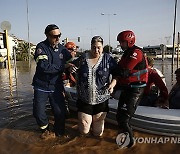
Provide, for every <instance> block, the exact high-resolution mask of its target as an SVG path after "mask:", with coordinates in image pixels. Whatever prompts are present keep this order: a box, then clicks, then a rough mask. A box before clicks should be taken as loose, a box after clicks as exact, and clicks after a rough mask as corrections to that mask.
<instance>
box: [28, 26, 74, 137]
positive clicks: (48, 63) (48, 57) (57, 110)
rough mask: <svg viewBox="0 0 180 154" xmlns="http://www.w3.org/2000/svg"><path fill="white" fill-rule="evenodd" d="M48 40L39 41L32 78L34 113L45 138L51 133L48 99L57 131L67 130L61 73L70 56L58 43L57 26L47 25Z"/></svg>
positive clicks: (57, 132) (58, 31)
mask: <svg viewBox="0 0 180 154" xmlns="http://www.w3.org/2000/svg"><path fill="white" fill-rule="evenodd" d="M45 35H46V37H47V38H46V40H44V41H42V42H40V43H39V44H37V47H36V51H35V56H34V59H35V61H36V63H37V66H36V72H35V75H34V78H33V83H32V85H33V87H34V100H33V115H34V117H35V118H36V121H37V124H38V126H39V127H40V129H41V131H42V135H41V137H42V138H45V139H46V138H48V136H52V135H50V134H51V133H50V131H49V122H48V117H47V114H46V112H45V111H46V109H45V108H46V102H47V101H48V100H49V102H50V105H51V107H52V110H53V114H54V121H55V122H54V132H55V135H56V136H61V135H63V134H64V131H65V102H64V95H63V91H64V87H63V80H62V73H63V72H64V68H65V64H66V62H67V61H69V60H70V59H71V54H70V53H69V51H68V50H67V49H66V48H65V47H64V46H63V45H61V44H60V43H59V39H60V36H61V32H60V29H59V27H58V26H56V25H54V24H50V25H48V26H47V27H46V28H45Z"/></svg>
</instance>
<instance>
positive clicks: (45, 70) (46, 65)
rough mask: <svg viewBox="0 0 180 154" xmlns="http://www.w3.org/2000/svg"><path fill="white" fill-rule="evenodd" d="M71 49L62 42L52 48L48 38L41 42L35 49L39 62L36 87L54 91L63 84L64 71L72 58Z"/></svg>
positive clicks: (34, 80)
mask: <svg viewBox="0 0 180 154" xmlns="http://www.w3.org/2000/svg"><path fill="white" fill-rule="evenodd" d="M71 58H72V57H71V54H70V53H69V51H68V50H67V49H66V48H65V47H64V46H63V45H61V44H58V45H57V46H56V48H52V47H51V46H50V44H49V42H48V40H45V41H42V42H40V43H39V44H38V45H37V47H36V51H35V55H34V59H35V61H36V63H37V66H36V72H35V75H34V78H33V83H32V85H33V86H34V88H35V89H41V90H45V91H54V90H55V88H56V87H57V86H58V85H60V86H61V85H62V84H63V81H62V73H63V72H64V67H65V64H66V62H67V61H69V60H70V59H71Z"/></svg>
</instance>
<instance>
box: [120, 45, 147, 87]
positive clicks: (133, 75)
mask: <svg viewBox="0 0 180 154" xmlns="http://www.w3.org/2000/svg"><path fill="white" fill-rule="evenodd" d="M119 67H120V69H128V70H130V75H129V77H119V84H120V86H121V85H138V84H142V83H144V84H146V83H147V81H148V65H147V60H146V58H145V56H144V54H143V51H142V49H141V48H139V47H137V46H133V47H132V48H129V49H128V50H126V51H125V52H124V54H123V56H122V58H121V60H120V61H119Z"/></svg>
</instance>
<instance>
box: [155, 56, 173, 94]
mask: <svg viewBox="0 0 180 154" xmlns="http://www.w3.org/2000/svg"><path fill="white" fill-rule="evenodd" d="M154 67H156V68H157V69H159V70H160V71H161V72H162V73H163V74H164V76H165V79H166V86H167V88H168V91H170V90H171V88H172V85H174V84H175V82H176V81H175V75H174V72H173V73H172V65H171V60H170V59H165V60H164V61H162V60H155V64H154ZM173 69H174V70H176V65H174V67H173Z"/></svg>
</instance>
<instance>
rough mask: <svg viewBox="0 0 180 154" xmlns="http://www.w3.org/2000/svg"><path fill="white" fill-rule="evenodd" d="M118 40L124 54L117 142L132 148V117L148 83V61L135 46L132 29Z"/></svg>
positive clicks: (119, 78)
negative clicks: (124, 139) (125, 140)
mask: <svg viewBox="0 0 180 154" xmlns="http://www.w3.org/2000/svg"><path fill="white" fill-rule="evenodd" d="M117 41H119V43H120V46H121V48H122V50H123V51H124V54H123V55H122V58H121V60H120V61H119V63H118V65H119V68H118V70H117V72H118V74H117V75H118V77H117V85H116V86H118V87H119V88H120V89H121V94H120V97H119V102H118V109H117V115H116V118H117V122H118V127H119V135H118V136H117V137H116V143H117V144H118V145H119V147H120V148H124V147H128V148H130V147H132V146H133V145H134V140H133V132H132V129H131V125H130V119H131V117H132V116H133V115H134V113H135V111H136V108H137V105H138V103H139V101H140V100H141V97H142V94H143V91H144V87H145V86H146V83H147V78H148V71H147V62H146V59H145V56H144V54H143V52H142V50H141V48H139V47H137V46H135V34H134V33H133V32H132V31H130V30H126V31H122V32H120V33H119V34H118V36H117ZM124 136H126V139H127V141H128V142H126V144H124V143H123V142H122V138H123V137H124Z"/></svg>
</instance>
